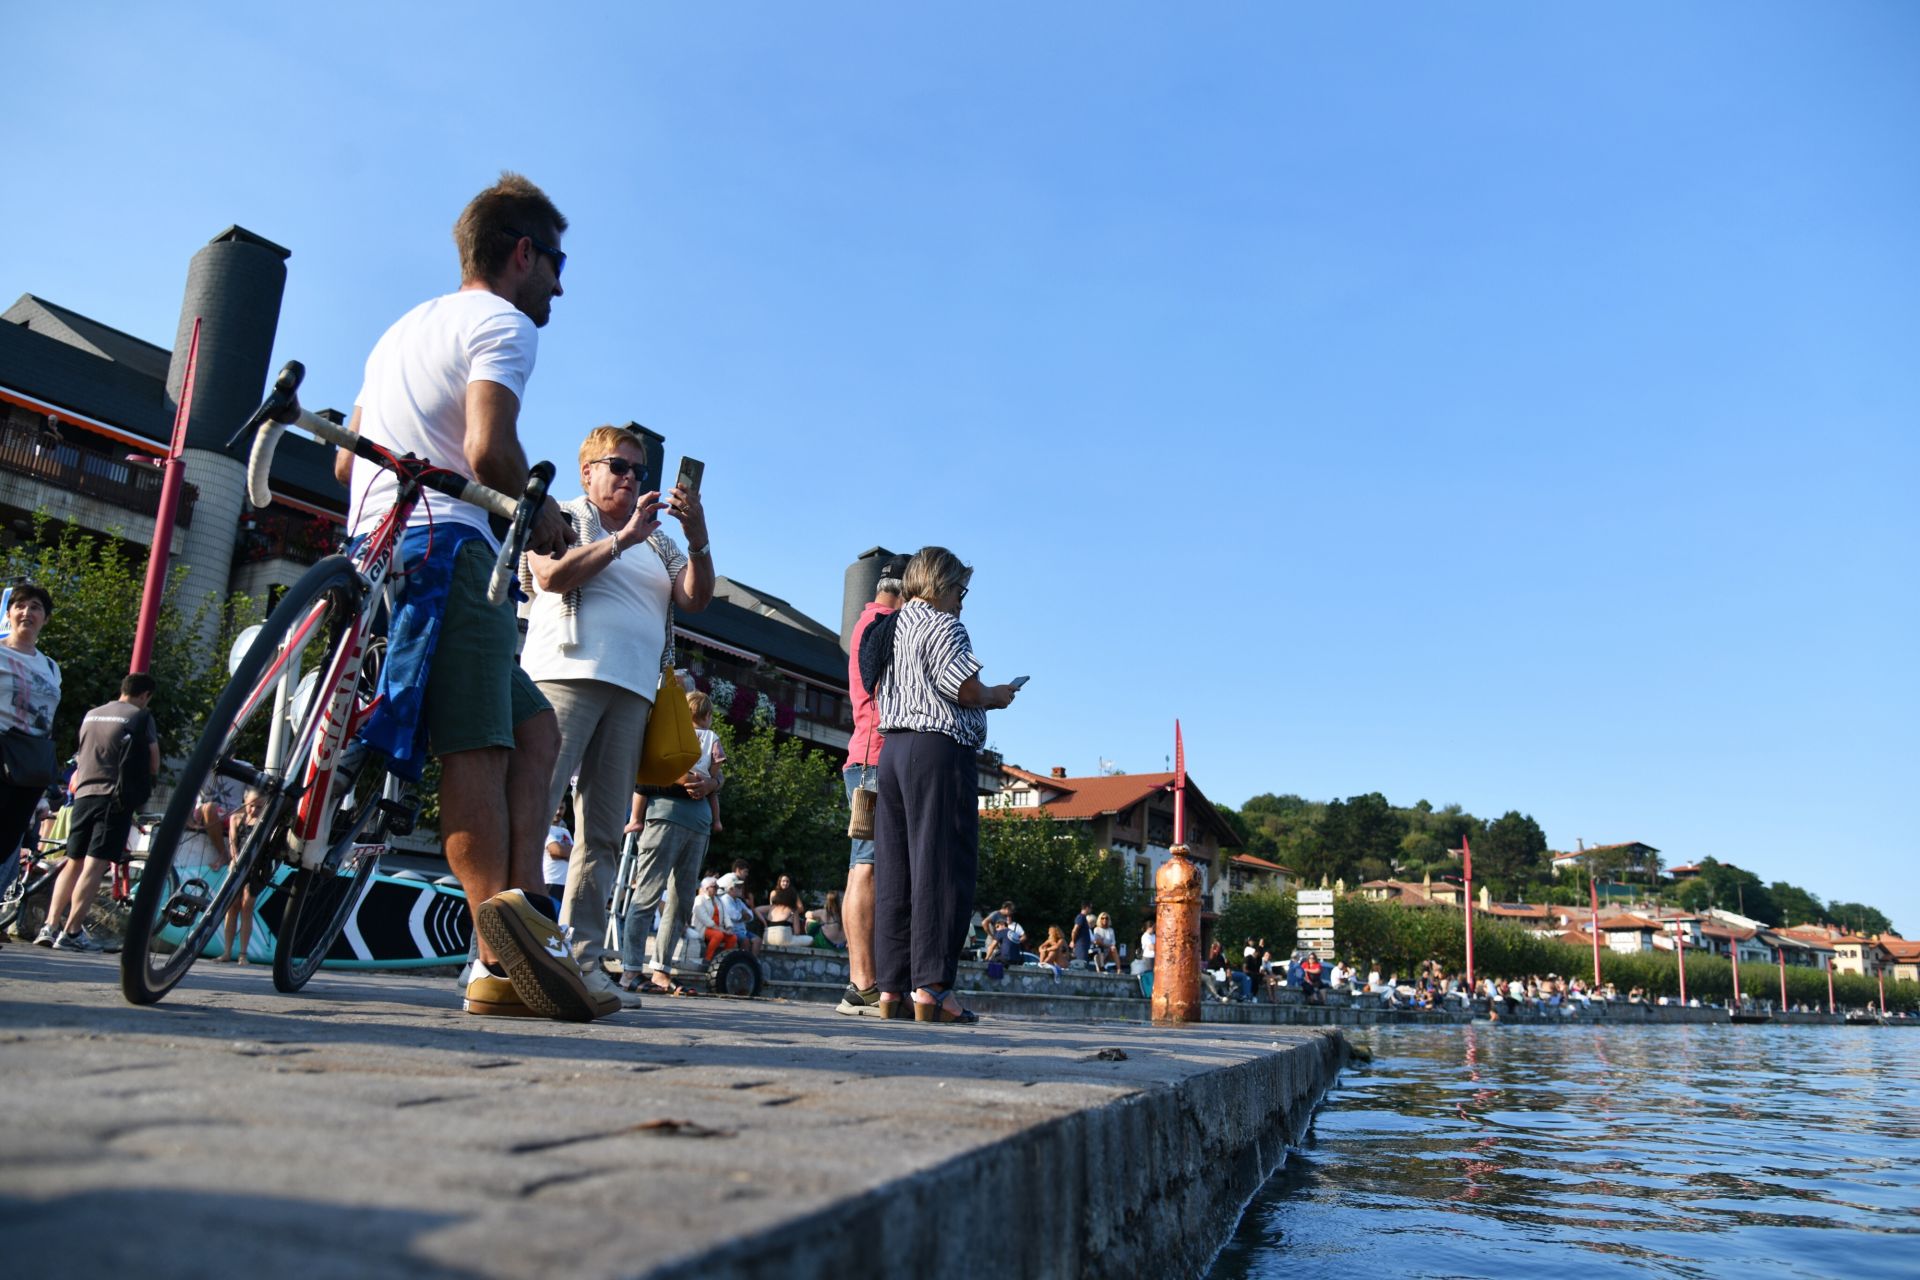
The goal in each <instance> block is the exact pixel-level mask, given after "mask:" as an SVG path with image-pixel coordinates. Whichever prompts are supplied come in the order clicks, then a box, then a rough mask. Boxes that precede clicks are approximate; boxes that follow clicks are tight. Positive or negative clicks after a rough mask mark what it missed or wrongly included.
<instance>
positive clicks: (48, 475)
mask: <svg viewBox="0 0 1920 1280" xmlns="http://www.w3.org/2000/svg"><path fill="white" fill-rule="evenodd" d="M0 471H10V472H12V473H13V474H15V475H22V476H31V477H32V478H34V479H36V480H40V481H43V482H45V483H47V484H50V485H53V486H54V487H55V488H58V489H64V490H66V491H67V492H68V493H77V494H79V495H81V496H82V497H87V498H97V499H99V500H100V501H102V502H107V503H111V504H112V505H114V506H116V507H120V508H122V509H123V510H127V511H132V512H136V513H137V514H139V515H143V516H148V517H152V516H156V515H158V514H159V512H160V469H159V468H158V467H151V466H141V465H138V464H135V463H130V462H126V461H124V460H123V459H121V458H118V457H114V456H111V455H108V454H103V453H95V452H93V451H91V450H88V449H82V448H80V447H79V446H77V445H74V444H70V443H67V442H66V441H64V440H61V439H59V438H58V437H56V436H55V435H53V433H51V432H48V431H45V430H35V429H33V428H31V427H22V426H20V425H19V424H18V423H13V422H6V423H0ZM199 494H200V491H199V490H198V489H196V488H194V487H193V486H192V485H184V486H182V488H181V493H180V509H179V511H178V513H177V514H176V516H175V523H177V524H178V525H179V526H180V527H181V528H188V527H190V526H191V525H192V524H193V504H194V500H195V499H196V498H198V497H199Z"/></svg>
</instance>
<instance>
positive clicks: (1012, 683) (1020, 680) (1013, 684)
mask: <svg viewBox="0 0 1920 1280" xmlns="http://www.w3.org/2000/svg"><path fill="white" fill-rule="evenodd" d="M1031 679H1033V677H1032V676H1015V677H1014V678H1013V679H1011V680H1009V681H1007V687H1008V688H1009V689H1018V688H1019V687H1020V686H1021V685H1023V684H1025V683H1026V682H1027V681H1029V680H1031Z"/></svg>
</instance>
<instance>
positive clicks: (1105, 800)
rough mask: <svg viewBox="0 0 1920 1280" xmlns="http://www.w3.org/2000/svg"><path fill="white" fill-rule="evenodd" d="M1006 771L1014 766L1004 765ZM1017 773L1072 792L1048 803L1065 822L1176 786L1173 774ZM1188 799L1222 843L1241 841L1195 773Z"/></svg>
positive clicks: (1097, 815) (1120, 807)
mask: <svg viewBox="0 0 1920 1280" xmlns="http://www.w3.org/2000/svg"><path fill="white" fill-rule="evenodd" d="M1000 767H1001V769H1002V770H1008V769H1010V768H1011V766H1009V765H1001V766H1000ZM1014 772H1015V774H1016V776H1018V777H1021V778H1024V779H1028V780H1031V781H1033V782H1036V783H1039V784H1040V785H1042V786H1046V787H1051V788H1053V789H1054V790H1056V791H1065V792H1067V793H1068V794H1066V795H1064V796H1062V797H1060V798H1059V799H1057V800H1052V801H1049V802H1048V803H1047V805H1046V810H1047V816H1048V817H1051V818H1054V819H1057V820H1059V821H1063V822H1078V821H1085V820H1087V819H1089V818H1101V817H1105V816H1106V815H1108V814H1115V813H1119V812H1121V811H1122V810H1124V809H1131V808H1132V807H1133V806H1134V805H1136V804H1138V803H1140V802H1141V801H1142V800H1145V799H1146V798H1147V797H1149V796H1151V795H1153V794H1154V793H1155V792H1156V791H1166V790H1168V789H1169V788H1170V787H1172V785H1173V779H1174V775H1173V774H1171V773H1114V774H1097V775H1095V776H1093V777H1091V778H1043V777H1041V776H1040V775H1039V774H1037V773H1028V772H1027V771H1026V770H1024V769H1020V770H1015V771H1014ZM1187 801H1188V807H1189V810H1190V811H1191V813H1192V814H1193V816H1195V817H1197V818H1198V819H1199V820H1200V821H1201V822H1202V823H1203V824H1205V825H1207V826H1209V827H1211V828H1212V829H1213V833H1214V835H1215V836H1217V837H1218V838H1219V840H1220V843H1222V844H1226V845H1231V844H1234V843H1236V842H1237V839H1236V837H1235V836H1234V834H1233V828H1231V827H1229V826H1228V825H1227V824H1226V820H1225V819H1224V818H1222V817H1221V816H1220V815H1219V813H1218V812H1217V811H1216V810H1215V809H1214V807H1213V804H1212V802H1210V801H1209V800H1208V799H1207V797H1206V795H1205V794H1204V793H1203V792H1202V791H1201V790H1200V788H1199V786H1197V785H1196V784H1195V783H1194V780H1193V776H1192V775H1191V774H1189V775H1188V776H1187Z"/></svg>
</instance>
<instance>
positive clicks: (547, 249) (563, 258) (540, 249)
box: [501, 227, 619, 475]
mask: <svg viewBox="0 0 1920 1280" xmlns="http://www.w3.org/2000/svg"><path fill="white" fill-rule="evenodd" d="M501 230H502V231H504V232H505V233H506V234H507V235H510V236H512V237H513V238H514V239H515V240H525V241H527V242H528V243H530V244H531V245H533V248H534V251H535V252H536V253H544V254H546V255H547V261H548V262H551V263H552V264H553V278H554V279H555V280H558V279H559V278H560V273H561V272H562V271H563V270H565V269H566V265H567V255H566V254H564V253H562V252H560V251H559V250H558V249H556V248H554V247H553V246H552V245H550V244H544V243H542V242H541V241H539V240H537V239H535V238H534V237H533V236H530V235H528V234H527V233H526V232H524V231H515V230H514V229H513V228H512V227H502V228H501ZM614 474H616V475H618V474H619V473H618V472H615V473H614Z"/></svg>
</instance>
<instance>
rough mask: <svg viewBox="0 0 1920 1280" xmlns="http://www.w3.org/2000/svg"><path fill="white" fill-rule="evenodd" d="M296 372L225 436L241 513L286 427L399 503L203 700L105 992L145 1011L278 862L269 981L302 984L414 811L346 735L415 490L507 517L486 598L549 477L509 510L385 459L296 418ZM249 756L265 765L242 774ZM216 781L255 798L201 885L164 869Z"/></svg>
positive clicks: (494, 590) (379, 648)
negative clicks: (198, 727)
mask: <svg viewBox="0 0 1920 1280" xmlns="http://www.w3.org/2000/svg"><path fill="white" fill-rule="evenodd" d="M304 376H305V370H304V369H303V368H302V367H301V366H300V364H299V363H298V362H297V361H295V362H290V363H288V364H287V366H286V367H285V368H284V369H282V370H281V371H280V376H279V378H278V379H276V380H275V382H274V386H273V392H272V394H271V395H269V396H268V397H267V400H266V402H265V403H264V404H262V405H261V406H260V408H259V410H258V411H257V412H256V413H255V414H254V416H253V417H252V418H251V419H249V420H248V422H247V424H246V425H245V426H244V427H242V428H241V429H240V430H239V431H238V432H236V433H235V434H234V437H233V439H234V441H238V440H241V439H243V438H245V437H246V436H247V435H248V434H254V443H253V450H252V454H251V456H250V458H249V460H248V464H247V493H248V496H249V497H250V498H251V499H252V501H253V504H254V505H255V506H256V507H264V506H266V505H267V503H268V502H270V501H271V500H272V492H271V490H270V488H269V486H268V474H269V471H270V469H271V467H272V464H273V451H274V447H275V446H276V445H277V444H278V443H279V439H280V436H281V435H282V434H283V433H284V432H285V431H286V428H287V427H289V426H298V427H299V428H300V429H301V430H303V431H305V432H307V433H308V434H310V435H312V436H313V437H315V438H316V439H318V440H320V441H322V442H323V443H327V444H333V445H338V446H340V447H341V448H344V449H348V450H351V451H352V452H353V453H354V455H355V456H357V457H361V458H365V459H367V460H368V461H369V462H373V463H375V464H377V465H379V466H382V467H385V468H386V469H387V470H389V471H392V472H393V473H394V475H395V476H396V477H397V478H398V480H399V493H398V497H397V500H396V501H395V503H394V505H393V508H392V509H391V510H390V511H388V512H387V513H386V515H385V516H384V517H382V519H381V521H380V523H379V525H378V527H376V528H375V529H374V530H373V531H372V532H371V533H370V534H368V535H367V536H366V538H365V539H363V540H362V541H361V542H360V543H359V545H358V546H356V547H354V548H352V549H351V553H350V554H346V555H332V556H328V557H326V558H325V559H323V560H321V561H320V562H319V563H318V564H316V565H314V566H313V568H311V569H309V570H308V571H307V572H306V574H305V575H303V576H302V577H301V579H300V580H299V581H298V582H296V583H295V584H294V585H293V586H291V587H289V588H288V589H287V593H286V595H285V596H283V597H282V598H281V600H280V603H279V604H278V605H277V606H276V607H275V608H274V610H273V613H272V614H271V616H269V617H268V618H267V620H266V622H265V623H263V624H262V625H261V628H260V630H259V632H258V633H257V635H256V636H255V638H254V640H253V642H252V644H251V645H250V646H249V647H248V648H247V651H246V653H245V656H244V657H242V658H241V659H240V661H239V662H238V664H237V665H236V666H235V668H234V671H233V677H232V679H231V680H230V681H229V682H228V684H227V687H226V689H225V690H224V691H223V692H222V693H221V695H220V697H219V699H218V701H216V702H215V704H214V708H213V712H212V714H211V715H210V716H209V717H208V719H207V723H206V727H205V729H204V730H203V731H202V733H201V736H200V741H199V744H198V745H197V746H196V747H195V748H194V750H193V752H192V754H191V755H190V756H189V757H188V758H187V764H186V767H185V769H184V770H183V771H182V773H181V775H180V777H179V779H178V781H177V783H176V785H175V789H174V792H173V798H172V800H171V802H170V803H169V804H168V805H167V810H166V813H165V815H164V816H163V817H162V818H161V820H160V824H159V826H158V827H157V828H156V829H155V830H154V833H153V840H152V846H151V848H150V849H149V850H148V852H147V865H146V873H145V874H144V875H142V876H141V878H140V882H139V886H138V889H137V891H136V892H135V895H134V901H133V909H132V911H131V913H130V915H129V918H128V921H127V932H126V945H125V947H124V949H123V950H122V951H121V955H120V986H121V989H122V990H123V991H124V992H125V993H126V997H127V999H128V1000H131V1001H132V1002H133V1003H135V1004H152V1003H154V1002H155V1001H157V1000H159V999H160V998H161V997H163V996H165V995H166V994H167V992H169V991H171V990H173V988H174V987H175V986H176V985H178V984H179V982H180V980H181V978H183V977H185V976H186V972H187V970H188V969H189V968H191V967H192V966H193V962H194V961H195V960H197V959H198V958H199V957H200V955H201V953H202V952H203V951H204V950H205V948H206V947H207V944H208V942H209V941H210V940H211V939H212V937H213V935H214V933H215V931H216V930H217V929H218V928H219V926H220V922H221V920H222V919H223V918H224V917H225V916H226V913H227V908H228V906H229V905H231V904H232V902H233V901H234V899H235V898H236V897H237V896H238V894H239V893H240V890H241V888H242V887H243V886H244V885H246V884H247V883H248V882H249V881H251V882H252V883H253V884H254V885H255V887H256V888H264V887H265V885H266V884H267V883H268V882H269V881H270V880H271V879H272V878H273V875H274V872H275V870H276V868H277V867H278V866H279V865H281V864H283V863H284V864H287V865H290V866H292V867H293V868H295V870H294V871H293V874H292V875H291V876H289V877H288V879H287V882H286V884H285V886H284V887H283V889H282V890H281V891H282V892H283V893H284V894H285V895H286V899H285V900H286V906H285V909H284V911H283V912H282V913H281V920H280V926H279V928H278V930H277V931H276V934H275V941H274V953H273V981H274V985H275V986H276V987H278V988H279V989H280V990H282V991H297V990H299V989H300V988H301V987H302V986H304V985H305V984H306V982H307V980H308V979H309V978H311V977H312V976H313V974H314V971H315V970H317V969H318V968H319V967H320V963H321V961H323V960H324V959H325V958H326V956H327V952H328V950H329V949H330V948H331V947H332V946H333V944H334V941H335V940H336V939H337V938H338V937H339V936H340V931H341V929H342V928H344V927H345V925H346V922H347V920H348V919H349V918H350V917H351V916H352V914H353V911H354V908H355V907H356V906H358V905H359V901H360V897H361V894H362V893H363V891H364V890H365V888H366V885H367V882H368V880H369V879H370V878H371V877H372V875H373V872H374V869H375V867H377V866H378V864H379V861H380V856H381V854H382V853H384V852H385V850H386V847H387V842H388V840H389V838H390V837H392V836H395V835H404V834H406V833H407V832H409V831H411V830H412V828H413V823H414V819H415V816H416V815H417V813H418V811H419V803H418V800H417V798H415V797H412V796H411V795H410V794H409V789H408V787H407V786H406V784H405V783H403V782H402V781H401V780H400V779H399V778H397V777H395V776H393V775H392V774H391V773H389V772H388V770H387V761H386V759H385V757H384V756H382V755H380V754H379V753H378V752H375V751H373V750H372V749H370V748H369V747H367V746H366V744H365V743H363V742H361V741H359V739H358V734H359V731H360V729H361V727H362V726H363V725H364V724H365V723H366V721H367V718H368V717H369V716H370V715H371V714H372V713H373V710H374V707H375V704H376V701H377V698H378V696H379V695H378V692H377V690H378V686H379V674H380V668H381V665H382V663H383V662H384V660H385V657H386V628H387V619H388V618H389V617H390V616H391V613H392V608H391V606H392V595H393V587H394V567H395V566H394V558H395V553H396V550H397V548H398V546H399V542H400V537H401V535H402V534H403V533H404V532H405V531H406V527H407V519H408V517H409V516H410V515H412V513H413V511H414V508H415V507H416V506H417V505H418V504H419V502H420V500H421V497H422V491H423V490H426V489H434V490H437V491H438V492H440V493H444V494H448V495H449V496H451V497H454V498H458V499H460V500H461V501H463V502H469V503H472V504H473V505H475V506H477V507H480V508H482V509H483V510H485V511H488V512H490V513H491V514H494V515H497V516H499V517H501V518H503V519H505V520H508V521H510V524H509V527H508V531H507V535H506V537H505V539H504V540H503V543H502V546H501V549H500V555H499V558H498V560H497V561H496V562H495V565H494V574H493V581H492V586H491V590H490V592H489V598H490V599H491V600H493V601H494V602H495V603H498V602H499V601H500V600H501V599H502V598H504V596H505V593H506V592H507V590H508V589H509V585H510V583H511V581H512V578H513V569H514V566H515V565H516V564H517V563H518V561H519V558H520V553H521V552H522V551H523V550H524V549H525V546H526V541H527V534H528V531H529V529H530V527H531V524H532V519H533V516H534V514H535V513H536V512H537V511H538V510H539V508H540V504H541V503H542V502H544V501H545V500H546V496H547V486H548V485H549V484H550V483H551V482H552V480H553V464H551V463H548V462H542V463H540V464H538V465H537V466H535V467H534V468H533V470H532V473H531V475H530V476H529V478H528V481H527V487H526V492H525V493H524V494H523V495H522V496H521V497H520V498H519V499H518V500H515V499H513V498H510V497H508V496H506V495H505V494H503V493H500V492H498V491H496V490H493V489H489V488H487V487H486V486H485V485H481V484H477V483H475V482H474V481H471V480H468V479H466V478H465V477H464V476H461V475H458V474H456V473H454V472H451V471H447V470H445V469H443V468H441V467H439V466H436V465H435V464H434V463H433V462H431V461H429V460H428V459H425V458H416V457H414V456H412V455H411V454H407V455H404V456H395V455H394V454H393V453H392V452H391V451H389V450H387V449H383V448H381V447H380V446H379V445H376V444H373V443H371V442H369V441H367V440H363V439H361V438H360V436H358V435H357V434H355V433H353V432H351V431H348V430H346V429H345V428H344V427H341V426H338V425H336V424H335V423H332V422H329V421H327V420H326V419H325V418H322V417H319V416H317V415H316V414H313V413H311V412H309V411H307V410H305V409H302V408H301V407H300V402H299V398H298V395H297V392H298V390H299V387H300V381H301V379H302V377H304ZM303 676H304V677H305V679H303ZM249 759H257V760H262V761H264V763H263V764H261V765H259V766H257V767H256V766H255V765H252V764H249V763H247V761H248V760H249ZM216 777H221V778H231V779H233V780H235V781H237V782H240V783H242V784H244V785H245V786H247V787H249V788H253V789H255V790H258V791H259V792H260V794H261V795H262V797H263V798H264V800H265V802H266V803H265V810H264V813H263V815H262V817H261V820H260V821H259V822H258V823H257V824H255V826H254V828H253V829H252V830H251V831H250V832H249V833H248V834H247V836H246V838H245V840H244V841H243V842H242V843H241V847H240V848H238V849H236V850H234V851H233V853H234V856H233V859H232V861H231V863H230V865H229V867H228V869H227V873H226V876H225V878H224V879H222V880H221V881H220V882H219V884H218V885H217V886H213V885H209V884H208V882H207V881H206V880H204V879H200V878H198V877H197V876H195V877H192V878H187V879H184V880H183V879H181V878H180V877H179V876H176V875H173V874H171V872H172V870H173V863H174V859H175V855H176V854H177V853H178V851H179V849H180V846H181V842H182V840H183V838H184V837H185V835H186V832H187V830H188V820H189V818H190V816H191V815H192V812H193V809H194V807H195V805H196V803H197V802H198V800H199V797H200V794H201V791H202V789H203V788H204V787H205V786H206V785H207V783H209V782H210V781H211V780H213V779H214V778H216Z"/></svg>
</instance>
